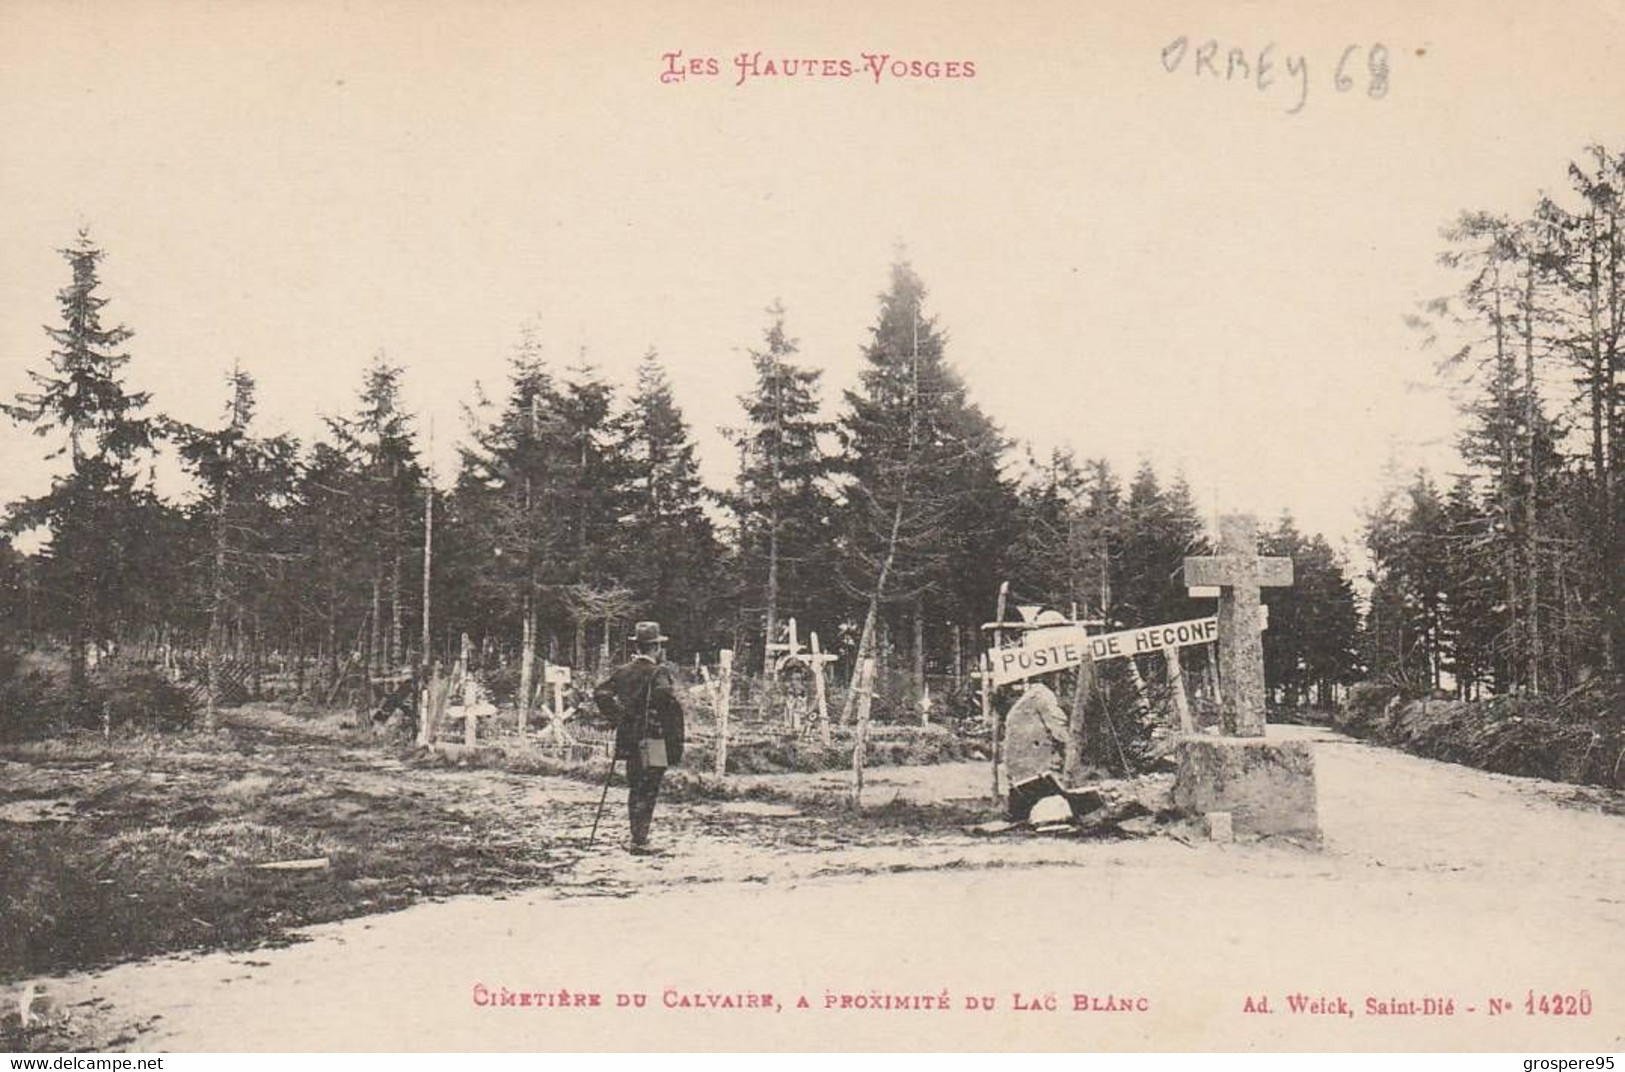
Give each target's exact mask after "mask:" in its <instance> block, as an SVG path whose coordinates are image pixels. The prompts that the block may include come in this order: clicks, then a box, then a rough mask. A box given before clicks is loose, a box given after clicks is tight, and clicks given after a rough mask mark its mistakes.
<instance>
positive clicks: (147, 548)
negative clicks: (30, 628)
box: [0, 231, 161, 689]
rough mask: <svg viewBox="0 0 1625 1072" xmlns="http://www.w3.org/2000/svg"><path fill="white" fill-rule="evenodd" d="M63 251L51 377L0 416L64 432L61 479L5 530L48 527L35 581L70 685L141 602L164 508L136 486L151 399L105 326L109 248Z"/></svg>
mask: <svg viewBox="0 0 1625 1072" xmlns="http://www.w3.org/2000/svg"><path fill="white" fill-rule="evenodd" d="M60 252H61V254H62V256H63V257H64V258H65V259H66V260H67V261H68V264H69V266H70V267H71V269H72V273H73V279H72V282H70V283H69V284H68V285H67V286H66V287H64V288H63V289H62V290H61V291H59V292H58V293H57V302H58V304H59V306H60V307H61V310H62V324H61V326H60V327H54V328H46V334H47V335H48V336H49V337H50V339H51V342H52V343H53V346H54V348H53V349H52V350H51V353H50V356H49V358H48V360H47V368H46V371H43V372H41V371H34V370H30V371H29V378H30V379H31V380H32V381H33V383H34V386H35V390H33V391H30V392H24V393H22V394H19V395H18V396H17V397H16V399H15V401H14V402H13V403H11V404H9V405H4V406H0V409H3V410H4V411H5V413H6V414H7V415H8V416H10V417H11V418H12V419H13V420H14V421H17V422H18V423H20V424H27V425H32V426H33V430H34V432H35V434H36V435H39V436H51V435H53V434H56V435H60V436H62V437H63V440H62V441H61V445H60V446H59V447H58V448H57V449H55V450H53V451H52V452H51V453H50V454H49V455H48V456H47V457H49V458H53V459H54V458H59V457H62V456H63V455H66V456H67V457H68V459H69V469H68V472H67V473H66V474H65V475H63V476H60V477H58V478H57V479H55V480H54V481H53V482H52V485H51V490H50V491H49V492H47V493H46V494H45V495H42V496H39V497H37V498H32V499H27V500H24V501H22V502H19V503H16V504H14V505H13V506H12V510H11V515H10V517H9V518H8V527H9V528H10V529H11V530H12V531H14V532H16V531H24V530H27V529H32V528H44V529H47V530H49V533H50V537H49V543H48V545H47V547H46V550H45V552H44V562H43V563H42V565H43V567H44V568H43V570H42V576H41V584H42V587H43V588H44V590H45V592H46V593H47V597H48V598H49V599H51V600H52V601H53V602H54V603H56V604H57V605H58V606H59V607H60V608H61V609H62V618H63V625H64V626H65V629H66V632H67V637H68V650H69V665H70V668H71V669H70V677H71V680H72V682H73V685H74V687H75V688H76V689H77V688H82V687H83V685H84V683H85V680H86V665H87V662H88V648H89V646H90V645H92V644H99V643H100V642H101V641H102V640H104V639H106V638H108V637H109V636H111V635H112V634H113V632H114V631H115V627H116V625H117V624H118V623H119V621H120V620H121V619H122V618H123V617H124V616H125V615H126V614H127V613H128V612H130V611H132V610H136V609H138V608H139V607H140V605H141V604H140V603H139V602H137V601H136V599H135V596H136V595H137V594H138V588H139V580H140V578H141V577H142V576H143V566H144V564H145V562H144V560H145V558H146V557H148V556H149V555H150V554H151V553H153V551H154V548H153V545H152V544H151V543H150V542H149V541H147V540H144V539H143V532H142V530H143V528H144V527H145V526H146V525H147V524H148V523H150V522H151V520H152V519H153V517H154V515H155V513H156V512H157V511H158V510H159V509H160V505H161V504H158V503H157V501H156V499H155V498H154V497H153V496H152V494H151V493H150V491H142V490H140V489H138V487H137V474H136V471H135V470H136V467H135V462H136V459H137V458H138V457H139V456H140V455H141V454H143V453H144V452H146V451H148V450H149V449H150V448H151V446H152V442H153V436H154V431H155V429H154V426H153V422H152V421H151V419H149V418H147V417H145V416H143V414H142V411H143V410H144V409H145V407H146V406H147V403H148V401H149V398H148V395H147V394H146V393H145V392H140V391H131V390H129V389H128V388H126V387H125V384H124V380H123V369H124V366H125V365H126V364H127V363H128V362H129V359H130V358H129V355H128V354H126V353H122V352H120V347H122V346H123V345H124V343H125V342H127V341H128V340H129V339H130V338H131V337H132V335H133V333H132V332H131V331H130V330H129V329H128V328H126V327H124V326H122V325H120V326H116V327H103V326H102V321H101V311H102V309H103V307H104V306H105V305H106V304H107V299H105V298H103V297H101V296H100V295H98V294H97V289H98V287H99V286H100V285H101V279H100V277H99V276H98V272H97V270H98V266H99V264H100V262H101V260H102V258H103V256H104V253H103V251H102V250H101V249H99V248H98V247H97V246H96V245H95V244H94V243H93V242H92V241H91V240H90V236H89V234H88V233H86V232H84V231H81V232H80V233H79V237H78V241H77V242H76V243H75V244H74V245H73V246H72V247H70V248H68V249H63V250H61V251H60ZM149 575H150V571H149Z"/></svg>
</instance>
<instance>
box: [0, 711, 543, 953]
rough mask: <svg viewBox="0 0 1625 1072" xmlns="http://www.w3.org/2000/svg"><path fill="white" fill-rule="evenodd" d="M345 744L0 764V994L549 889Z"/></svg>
mask: <svg viewBox="0 0 1625 1072" xmlns="http://www.w3.org/2000/svg"><path fill="white" fill-rule="evenodd" d="M347 744H348V742H347V741H346V740H345V738H344V736H343V735H342V733H333V734H329V735H326V736H325V737H324V736H322V735H317V736H314V737H302V736H297V735H286V734H276V733H267V732H265V731H264V730H261V729H256V728H252V727H242V726H234V727H231V728H228V729H227V730H226V731H224V732H222V733H221V734H218V735H216V736H215V737H212V738H210V737H204V736H202V735H193V734H185V735H177V736H160V735H145V736H141V737H138V738H131V739H123V740H118V739H115V741H113V742H111V743H109V742H107V741H104V740H103V739H102V738H101V737H99V736H95V735H82V736H78V737H73V738H68V739H57V740H53V741H50V742H46V743H41V744H37V745H28V746H12V747H8V748H4V749H0V762H3V763H4V764H5V766H4V775H5V776H4V778H3V779H0V784H4V786H5V789H4V790H0V858H4V859H5V861H6V866H5V867H4V869H3V870H0V906H3V912H0V982H6V981H11V980H15V979H20V978H26V977H30V976H35V975H40V974H48V973H57V972H63V971H68V970H74V969H83V968H92V967H97V966H101V965H105V964H109V963H113V962H116V961H121V960H128V959H131V958H133V957H139V956H144V955H148V954H152V953H159V952H169V951H176V950H184V949H191V948H204V947H207V948H247V947H250V946H253V945H255V944H258V943H261V942H264V941H267V940H274V939H276V938H278V937H280V936H281V935H282V934H284V933H285V932H286V931H287V930H288V929H289V928H292V927H297V926H302V925H305V924H310V923H317V922H323V921H327V920H332V919H339V918H343V917H347V916H353V915H358V914H363V913H369V912H377V911H385V910H389V909H393V908H397V907H401V906H403V905H406V904H409V903H411V902H413V901H415V900H418V899H421V898H425V897H440V896H448V895H452V894H457V893H464V892H471V891H475V890H488V889H493V888H501V887H506V886H510V885H520V884H525V885H528V884H534V883H537V882H541V881H545V880H546V879H547V877H548V875H549V870H550V869H549V859H548V855H547V851H546V847H545V845H544V844H542V843H540V842H538V841H535V840H534V839H531V840H526V841H524V842H519V841H516V840H515V838H514V836H513V834H512V833H511V831H509V830H508V829H506V828H505V824H504V823H503V822H502V819H501V816H500V815H499V814H497V813H495V812H494V811H493V810H490V809H485V810H481V809H479V808H478V807H477V806H473V805H467V804H465V803H464V802H462V801H460V800H458V799H457V797H456V794H455V792H454V791H453V790H452V788H451V787H449V786H447V787H440V786H437V785H436V784H435V783H434V782H433V781H432V780H428V781H411V782H409V781H408V780H407V779H405V778H403V777H402V774H404V773H406V768H404V767H402V766H401V765H400V764H398V763H394V764H393V769H392V768H391V763H392V761H391V760H390V758H389V757H388V755H387V754H386V753H384V752H381V751H377V750H369V749H360V750H358V749H354V748H350V747H346V745H347ZM312 858H325V860H326V861H327V864H326V866H324V867H322V868H319V869H312V870H266V869H262V868H261V867H260V866H258V865H261V864H266V863H273V862H278V861H287V860H301V859H312Z"/></svg>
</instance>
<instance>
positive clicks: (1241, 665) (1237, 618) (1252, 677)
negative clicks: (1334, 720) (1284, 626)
mask: <svg viewBox="0 0 1625 1072" xmlns="http://www.w3.org/2000/svg"><path fill="white" fill-rule="evenodd" d="M1184 573H1185V583H1186V584H1187V585H1192V586H1195V585H1211V586H1216V587H1217V588H1218V589H1219V690H1220V699H1221V705H1220V718H1221V724H1220V728H1221V729H1222V731H1223V732H1224V734H1225V736H1227V737H1262V736H1264V642H1263V640H1262V639H1260V637H1259V635H1258V626H1259V602H1258V594H1259V588H1260V587H1267V588H1285V587H1288V586H1290V585H1291V584H1292V560H1291V559H1290V558H1260V557H1259V555H1258V520H1257V519H1256V518H1254V517H1252V516H1251V515H1249V514H1226V515H1225V516H1223V517H1221V518H1219V553H1218V554H1217V555H1203V556H1200V557H1193V558H1187V559H1186V560H1185V570H1184Z"/></svg>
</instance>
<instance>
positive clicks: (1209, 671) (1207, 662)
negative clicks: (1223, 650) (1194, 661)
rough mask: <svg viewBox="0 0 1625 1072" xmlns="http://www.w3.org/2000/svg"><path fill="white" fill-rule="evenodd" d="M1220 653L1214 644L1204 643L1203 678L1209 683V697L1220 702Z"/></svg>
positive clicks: (1211, 700)
mask: <svg viewBox="0 0 1625 1072" xmlns="http://www.w3.org/2000/svg"><path fill="white" fill-rule="evenodd" d="M1218 659H1219V657H1218V653H1217V651H1216V650H1215V648H1214V646H1213V645H1212V644H1203V645H1202V679H1203V681H1205V682H1206V683H1207V698H1208V701H1209V702H1211V703H1215V704H1216V703H1218V702H1219V671H1218Z"/></svg>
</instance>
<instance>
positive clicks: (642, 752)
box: [592, 622, 683, 856]
mask: <svg viewBox="0 0 1625 1072" xmlns="http://www.w3.org/2000/svg"><path fill="white" fill-rule="evenodd" d="M669 639H670V637H666V636H662V635H661V633H660V623H659V622H639V623H638V624H637V626H636V627H635V628H634V629H633V631H632V637H631V640H632V645H633V647H634V649H635V654H634V655H633V656H632V658H631V659H629V660H627V661H626V662H624V663H622V664H621V665H620V666H617V667H616V668H615V669H614V670H613V671H611V672H610V675H609V676H608V677H606V678H605V679H604V680H603V681H601V682H599V684H598V687H597V688H596V689H594V690H593V694H592V696H593V700H594V702H595V703H597V705H598V710H599V711H600V712H602V713H603V714H604V715H605V716H606V717H607V718H609V720H610V721H611V722H613V723H614V724H615V755H616V756H617V757H619V758H620V759H624V760H625V761H626V782H627V785H628V787H629V792H628V794H627V812H628V815H629V817H630V818H631V822H632V844H631V850H632V852H633V853H636V854H637V855H640V856H641V855H644V854H646V853H648V852H650V851H651V850H650V848H649V823H650V821H651V820H652V819H653V818H654V812H655V797H656V796H657V795H658V794H659V793H660V779H661V777H662V776H663V775H664V774H665V773H666V767H667V766H668V765H675V764H676V763H677V762H678V761H679V760H681V759H682V758H683V705H682V702H681V701H680V700H678V698H677V680H676V676H675V674H674V673H673V672H672V668H671V667H670V666H667V665H665V664H663V663H662V662H661V658H662V656H664V655H665V647H664V645H665V643H666V641H667V640H669ZM656 742H658V743H656ZM662 753H664V754H663V755H662Z"/></svg>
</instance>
